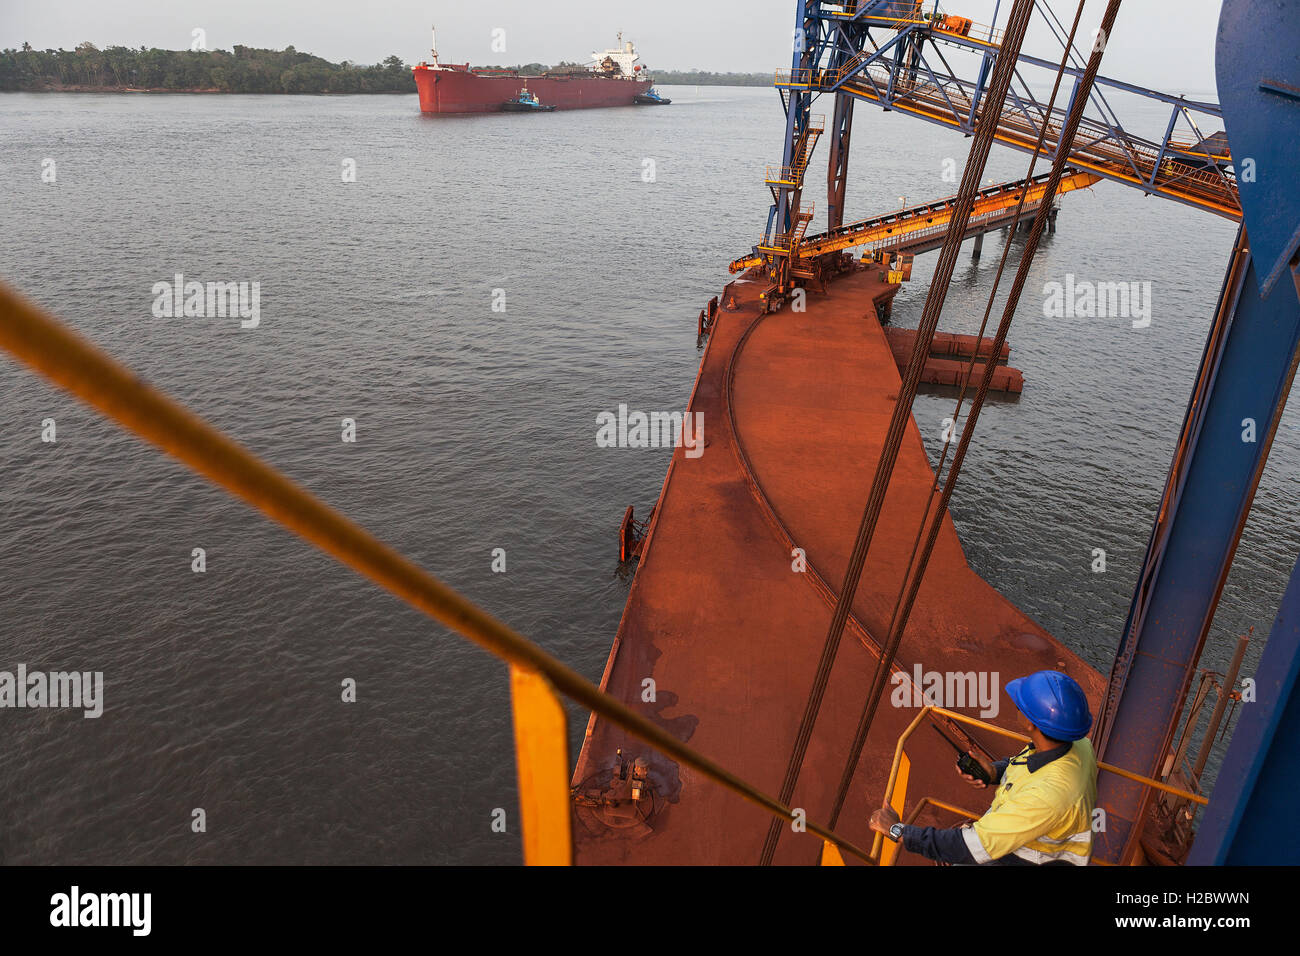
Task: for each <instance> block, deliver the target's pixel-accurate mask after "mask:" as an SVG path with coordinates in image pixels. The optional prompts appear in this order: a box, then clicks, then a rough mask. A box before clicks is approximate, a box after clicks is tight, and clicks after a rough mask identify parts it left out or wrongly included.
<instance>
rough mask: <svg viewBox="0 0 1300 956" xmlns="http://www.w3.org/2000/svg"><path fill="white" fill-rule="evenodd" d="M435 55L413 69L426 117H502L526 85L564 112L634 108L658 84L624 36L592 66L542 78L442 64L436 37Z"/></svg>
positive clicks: (596, 57)
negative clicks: (500, 113) (457, 114)
mask: <svg viewBox="0 0 1300 956" xmlns="http://www.w3.org/2000/svg"><path fill="white" fill-rule="evenodd" d="M431 52H432V59H431V60H430V61H429V62H427V63H421V64H419V65H418V66H416V67H415V68H414V70H413V71H412V72H413V73H414V74H415V86H416V89H417V90H419V93H420V110H421V111H422V112H424V113H498V112H500V111H501V108H502V106H503V105H504V104H505V103H506V101H507V100H510V99H513V98H514V97H515V96H517V95H518V94H519V90H520V88H521V86H523V85H525V82H526V85H527V87H528V90H529V92H531V93H534V94H536V96H537V98H538V100H540V101H541V103H542V105H543V106H554V107H555V108H557V109H561V110H577V109H589V108H591V107H596V106H632V105H634V103H635V102H636V97H637V96H638V95H640V94H643V93H646V92H647V91H648V90H649V89H650V87H651V86H652V85H653V83H652V81H651V80H650V78H649V77H647V76H645V75H644V74H643V72H642V68H641V67H640V66H639V65H638V64H637V63H636V61H637V60H639V59H640V58H641V57H640V54H638V53H637V52H636V47H635V46H634V45H633V43H632V41H630V40H629V41H627V42H626V43H625V42H623V34H621V33H620V34H619V35H618V46H616V47H612V48H610V49H608V50H605V51H603V52H601V53H593V54H592V55H591V56H592V60H593V61H594V62H593V64H592V65H591V66H587V67H585V68H583V67H577V68H574V69H572V70H552V71H550V72H547V73H543V74H541V75H540V76H528V75H526V74H522V73H519V72H517V71H514V70H471V69H470V66H469V64H468V63H459V64H442V63H439V62H438V43H437V39H436V35H435V40H434V44H433V49H432V51H431Z"/></svg>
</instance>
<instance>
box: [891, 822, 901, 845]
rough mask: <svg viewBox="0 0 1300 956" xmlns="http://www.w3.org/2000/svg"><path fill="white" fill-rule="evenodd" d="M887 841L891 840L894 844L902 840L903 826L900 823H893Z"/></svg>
mask: <svg viewBox="0 0 1300 956" xmlns="http://www.w3.org/2000/svg"><path fill="white" fill-rule="evenodd" d="M889 839H891V840H893V841H894V842H895V843H897V842H898V841H899V840H901V839H903V825H902V824H901V823H895V824H894V825H893V826H892V827H890V828H889Z"/></svg>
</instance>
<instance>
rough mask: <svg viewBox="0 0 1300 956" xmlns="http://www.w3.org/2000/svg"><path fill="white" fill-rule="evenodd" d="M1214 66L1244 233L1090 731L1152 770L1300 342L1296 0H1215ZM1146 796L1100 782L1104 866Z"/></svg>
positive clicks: (1131, 840)
mask: <svg viewBox="0 0 1300 956" xmlns="http://www.w3.org/2000/svg"><path fill="white" fill-rule="evenodd" d="M1215 59H1216V63H1217V65H1218V80H1219V99H1220V102H1221V104H1222V109H1223V117H1224V124H1225V127H1226V131H1227V134H1228V142H1229V145H1230V147H1231V149H1232V155H1233V162H1234V167H1235V168H1236V170H1237V172H1238V176H1239V179H1240V184H1239V185H1240V193H1241V201H1242V208H1243V211H1244V227H1243V232H1242V233H1241V236H1240V240H1239V248H1238V255H1237V256H1236V257H1234V260H1233V265H1231V266H1230V267H1229V270H1228V279H1227V280H1226V281H1225V283H1224V289H1223V293H1222V295H1221V297H1220V306H1219V311H1218V313H1217V314H1216V320H1215V324H1214V326H1213V327H1212V330H1211V339H1210V342H1209V343H1207V346H1206V351H1205V355H1204V357H1203V359H1202V365H1201V372H1200V374H1199V376H1198V379H1197V387H1198V390H1200V391H1201V394H1200V396H1199V397H1196V395H1195V394H1194V397H1193V400H1192V402H1191V403H1190V404H1189V406H1188V409H1187V414H1186V417H1185V420H1184V425H1183V432H1182V435H1181V437H1180V441H1179V445H1178V450H1177V452H1176V454H1175V460H1174V465H1173V466H1172V467H1171V470H1170V476H1169V480H1168V482H1167V484H1166V488H1165V494H1164V498H1163V500H1162V503H1161V508H1160V512H1159V515H1158V517H1157V521H1156V525H1155V527H1154V529H1153V530H1152V534H1151V540H1150V544H1149V545H1148V550H1147V558H1146V561H1145V563H1144V565H1143V568H1142V571H1141V574H1140V576H1139V579H1138V587H1137V591H1136V593H1135V595H1134V599H1133V605H1132V608H1131V610H1130V612H1129V619H1128V623H1127V625H1126V627H1125V631H1124V637H1123V641H1122V642H1121V645H1120V648H1119V650H1118V652H1117V654H1116V659H1115V665H1114V668H1113V669H1112V672H1111V683H1110V689H1109V693H1108V697H1107V707H1106V710H1105V711H1104V713H1103V715H1102V717H1101V719H1100V720H1099V723H1098V726H1097V728H1096V729H1095V731H1094V734H1093V740H1094V743H1096V744H1097V745H1098V748H1099V750H1100V752H1101V755H1102V757H1103V759H1104V760H1106V761H1107V762H1109V763H1112V764H1116V765H1118V766H1120V767H1123V768H1125V769H1128V770H1132V771H1135V772H1137V773H1140V774H1143V775H1147V776H1155V775H1156V773H1157V771H1158V770H1159V769H1160V766H1161V764H1162V762H1163V761H1164V758H1165V756H1166V754H1167V753H1168V750H1169V747H1170V743H1171V741H1172V738H1173V734H1174V730H1175V728H1176V726H1177V723H1178V718H1179V715H1180V714H1181V711H1182V708H1183V704H1184V700H1185V698H1186V695H1187V689H1188V686H1189V682H1190V679H1191V675H1192V673H1193V672H1194V670H1195V668H1196V665H1197V662H1198V660H1199V657H1200V653H1201V648H1202V646H1203V644H1204V641H1205V638H1206V634H1207V633H1208V631H1209V627H1210V624H1211V622H1212V620H1213V616H1214V610H1215V607H1216V606H1217V604H1218V599H1219V594H1220V591H1221V589H1222V587H1223V582H1224V580H1225V578H1226V577H1227V574H1228V570H1229V569H1230V567H1231V564H1232V557H1233V553H1234V551H1235V549H1236V546H1237V541H1238V538H1239V537H1240V533H1241V528H1242V526H1243V525H1244V523H1245V520H1246V517H1247V515H1248V514H1249V511H1250V505H1251V500H1252V499H1253V497H1254V493H1255V488H1256V485H1257V483H1258V480H1259V475H1260V473H1261V471H1262V469H1263V466H1264V462H1265V460H1266V459H1267V457H1268V450H1269V447H1270V445H1271V443H1272V439H1273V434H1274V430H1275V429H1276V427H1277V422H1278V419H1279V418H1280V416H1281V413H1282V409H1283V407H1284V406H1285V402H1286V397H1287V394H1288V392H1289V390H1290V387H1291V382H1292V379H1293V377H1294V374H1295V363H1296V355H1297V352H1296V349H1297V344H1298V343H1300V298H1297V296H1296V295H1295V289H1294V288H1293V287H1292V285H1291V283H1289V282H1283V283H1279V282H1277V278H1278V277H1279V275H1281V274H1284V270H1285V267H1286V265H1287V264H1288V263H1289V261H1290V260H1291V258H1292V257H1293V256H1294V255H1295V253H1296V245H1297V241H1300V240H1298V237H1300V230H1297V226H1300V171H1298V169H1297V167H1298V166H1300V158H1298V157H1297V156H1296V154H1295V147H1294V144H1295V143H1296V142H1297V141H1300V96H1296V97H1292V96H1289V95H1287V94H1286V93H1285V91H1286V90H1290V89H1294V90H1297V91H1300V0H1225V3H1224V6H1223V11H1222V14H1221V15H1220V21H1219V40H1218V47H1217V50H1216V56H1215ZM1274 89H1281V90H1282V91H1283V93H1275V92H1273V90H1274ZM1248 166H1249V168H1250V169H1251V171H1252V173H1253V178H1252V177H1248V176H1247V175H1246V174H1245V171H1246V169H1247V167H1248ZM1246 236H1249V246H1250V249H1249V252H1248V253H1242V252H1241V249H1242V243H1244V241H1245V238H1246ZM1247 439H1250V440H1247ZM1284 642H1285V639H1284ZM1270 779H1274V778H1270ZM1149 799H1150V793H1149V792H1147V791H1146V788H1144V787H1142V786H1141V785H1139V784H1135V783H1131V782H1129V781H1126V780H1123V779H1122V778H1119V777H1117V776H1115V775H1113V774H1103V775H1102V777H1101V780H1100V785H1099V802H1100V804H1101V805H1102V806H1103V807H1105V808H1106V812H1107V820H1106V830H1105V831H1104V832H1102V833H1100V834H1099V847H1098V856H1099V857H1100V858H1101V859H1104V860H1109V861H1111V862H1117V861H1119V860H1121V859H1126V858H1127V856H1128V854H1129V852H1130V851H1131V850H1132V849H1133V847H1134V846H1135V845H1136V842H1137V839H1138V837H1139V835H1140V830H1141V826H1140V822H1141V821H1142V820H1143V819H1144V814H1145V808H1146V805H1147V802H1148V800H1149ZM1274 822H1276V823H1282V822H1283V821H1280V820H1276V821H1274Z"/></svg>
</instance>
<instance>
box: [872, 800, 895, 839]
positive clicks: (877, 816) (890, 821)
mask: <svg viewBox="0 0 1300 956" xmlns="http://www.w3.org/2000/svg"><path fill="white" fill-rule="evenodd" d="M899 822H901V821H900V820H899V819H898V814H897V813H895V812H894V808H893V807H881V808H880V809H879V810H877V811H876V812H875V813H873V814H872V815H871V819H870V820H869V821H868V825H869V826H870V827H871V829H873V830H875V831H876V832H877V833H883V834H884V835H885V836H889V828H890V827H892V826H893V825H894V824H895V823H899Z"/></svg>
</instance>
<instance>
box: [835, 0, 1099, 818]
mask: <svg viewBox="0 0 1300 956" xmlns="http://www.w3.org/2000/svg"><path fill="white" fill-rule="evenodd" d="M1086 3H1087V0H1079V5H1078V7H1077V8H1076V9H1075V13H1074V23H1073V25H1071V27H1070V34H1069V38H1068V39H1067V41H1066V45H1065V55H1064V57H1063V58H1062V60H1061V65H1060V67H1059V68H1058V69H1057V72H1056V77H1055V80H1054V82H1053V83H1052V95H1051V97H1050V98H1049V99H1048V102H1047V115H1048V116H1051V114H1052V107H1053V106H1054V105H1055V104H1056V96H1057V93H1058V92H1059V91H1060V87H1061V80H1062V78H1063V77H1064V75H1065V67H1066V65H1067V64H1068V63H1069V58H1070V53H1071V51H1072V50H1073V48H1074V37H1075V34H1076V33H1077V32H1078V29H1079V21H1080V20H1081V19H1082V17H1083V8H1084V5H1085V4H1086ZM1047 125H1048V124H1047V121H1044V122H1043V125H1042V128H1041V129H1040V130H1039V133H1038V142H1037V143H1036V144H1035V146H1034V152H1033V154H1032V155H1031V156H1030V160H1029V172H1028V173H1027V174H1026V179H1027V180H1029V179H1032V178H1033V176H1034V168H1035V167H1036V166H1037V164H1038V158H1039V156H1041V155H1042V149H1043V142H1044V140H1045V139H1046V136H1047ZM1058 155H1060V156H1065V155H1068V149H1067V150H1065V151H1063V152H1062V151H1059V150H1058ZM1050 181H1051V180H1050V179H1049V182H1050ZM1057 182H1058V183H1059V177H1058V179H1057ZM1028 196H1029V190H1028V189H1025V190H1024V191H1022V192H1021V194H1020V201H1019V202H1018V203H1017V204H1016V213H1015V216H1014V217H1013V218H1012V220H1011V222H1012V225H1011V228H1012V229H1013V230H1014V229H1015V228H1016V227H1017V226H1019V225H1020V214H1021V211H1022V210H1023V209H1024V206H1025V200H1026V198H1027V197H1028ZM1044 208H1050V201H1049V197H1048V195H1047V194H1046V193H1044V195H1043V198H1042V200H1041V201H1040V204H1039V211H1040V213H1041V211H1042V210H1043V209H1044ZM1010 252H1011V243H1010V242H1009V241H1008V242H1007V244H1006V245H1005V246H1003V248H1002V258H1001V259H1000V260H999V261H998V269H997V272H996V273H995V274H994V277H993V287H992V288H991V289H990V290H989V297H988V302H987V304H986V305H985V307H984V317H983V319H982V320H981V321H980V328H979V333H978V334H977V335H976V346H975V349H974V351H973V352H972V354H971V359H970V362H969V364H968V365H967V366H966V369H965V373H964V375H963V376H962V383H961V391H960V393H959V394H958V396H957V404H956V407H955V408H954V409H953V413H952V423H953V429H954V430H955V429H956V427H957V422H958V420H959V418H960V416H961V408H962V405H963V404H964V403H965V400H966V391H967V388H968V387H969V385H970V379H971V376H972V375H973V374H974V371H975V365H976V363H977V361H978V360H979V352H980V349H979V345H980V343H981V342H983V340H984V331H985V329H987V328H988V322H989V317H990V316H991V315H992V312H993V303H994V302H995V301H996V299H997V294H998V288H999V287H1000V286H1001V284H1002V275H1003V272H1004V271H1005V269H1006V265H1007V259H1008V256H1009V254H1010ZM1023 258H1024V257H1023V256H1022V261H1023ZM1030 258H1032V255H1031V257H1030ZM993 348H994V349H995V351H993V352H992V353H991V354H990V355H989V357H988V359H987V360H986V362H985V364H986V366H988V367H991V366H992V365H993V363H994V362H995V361H996V356H997V355H998V354H999V351H1000V347H999V346H998V345H997V344H996V343H995V344H994V346H993ZM986 370H987V369H986ZM979 401H980V404H981V405H982V403H983V399H982V398H980V399H979ZM973 409H974V405H972V410H973ZM950 434H951V433H950ZM951 447H952V441H951V437H949V439H948V440H947V441H945V442H944V444H943V452H942V453H941V455H940V456H939V464H938V465H937V466H936V467H935V471H934V483H933V484H932V485H931V487H930V497H929V498H928V499H927V500H926V506H925V512H924V513H923V514H922V515H921V522H920V524H919V525H918V526H917V529H916V538H915V539H914V540H913V542H912V553H911V555H910V556H909V558H908V563H907V571H906V572H905V573H904V575H903V586H902V587H901V588H900V589H899V591H898V599H897V601H896V602H895V603H894V610H893V613H892V614H891V616H890V623H889V632H888V636H887V637H886V641H885V651H884V652H882V655H881V659H882V660H883V659H884V656H885V653H888V649H889V648H890V647H891V646H893V647H894V649H895V650H897V645H896V644H894V641H893V638H894V635H895V633H897V634H898V635H899V639H898V644H901V643H902V627H903V625H905V624H906V618H905V617H903V618H902V622H903V623H902V624H900V623H899V622H900V616H901V611H902V608H903V603H904V599H905V597H906V596H907V594H908V590H909V589H908V583H909V582H910V581H911V580H912V579H913V575H915V577H916V582H917V585H916V586H917V588H919V587H920V582H921V579H922V578H924V576H925V571H926V567H927V565H928V563H929V558H930V551H929V549H927V550H926V551H925V552H924V553H923V556H922V558H921V560H920V561H919V562H918V557H917V555H918V549H919V547H920V544H921V538H922V535H923V534H924V533H925V531H926V528H927V527H933V528H935V529H936V535H937V528H938V526H939V525H941V524H942V523H943V516H944V514H945V511H946V508H947V499H946V498H943V497H942V496H941V498H940V501H941V504H940V506H939V509H938V511H937V512H936V513H935V517H934V518H933V519H931V518H930V511H931V505H932V504H933V503H934V497H935V495H936V494H939V493H940V488H939V476H940V474H942V473H943V466H944V463H945V462H946V461H947V459H948V451H949V449H950V448H951ZM955 463H956V459H955V458H954V464H955ZM951 474H952V471H951V469H949V475H950V476H951ZM914 569H915V570H914ZM909 611H910V605H909ZM891 659H892V654H891ZM875 683H876V682H875V678H874V677H873V680H872V687H873V689H874V687H875ZM877 703H878V697H875V696H874V695H868V697H867V701H866V703H865V704H864V706H863V710H862V716H861V717H860V718H859V721H858V727H857V730H856V732H855V733H854V736H853V745H852V747H851V749H850V751H849V759H848V762H847V763H846V765H845V767H844V772H843V774H842V775H841V776H840V783H839V787H838V789H837V790H836V792H835V802H834V804H833V805H832V807H831V816H830V821H831V822H830V825H831V826H835V821H836V820H838V819H839V815H840V812H841V811H842V810H843V808H844V801H845V799H846V798H847V796H848V792H849V787H850V786H852V783H853V775H854V774H855V773H856V772H857V769H858V761H859V760H860V759H861V757H862V749H863V747H865V746H866V742H867V734H868V733H869V732H870V730H871V724H872V721H873V720H874V717H875V707H876V705H877ZM963 736H967V735H965V734H963ZM967 739H968V740H969V739H970V738H969V737H967Z"/></svg>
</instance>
